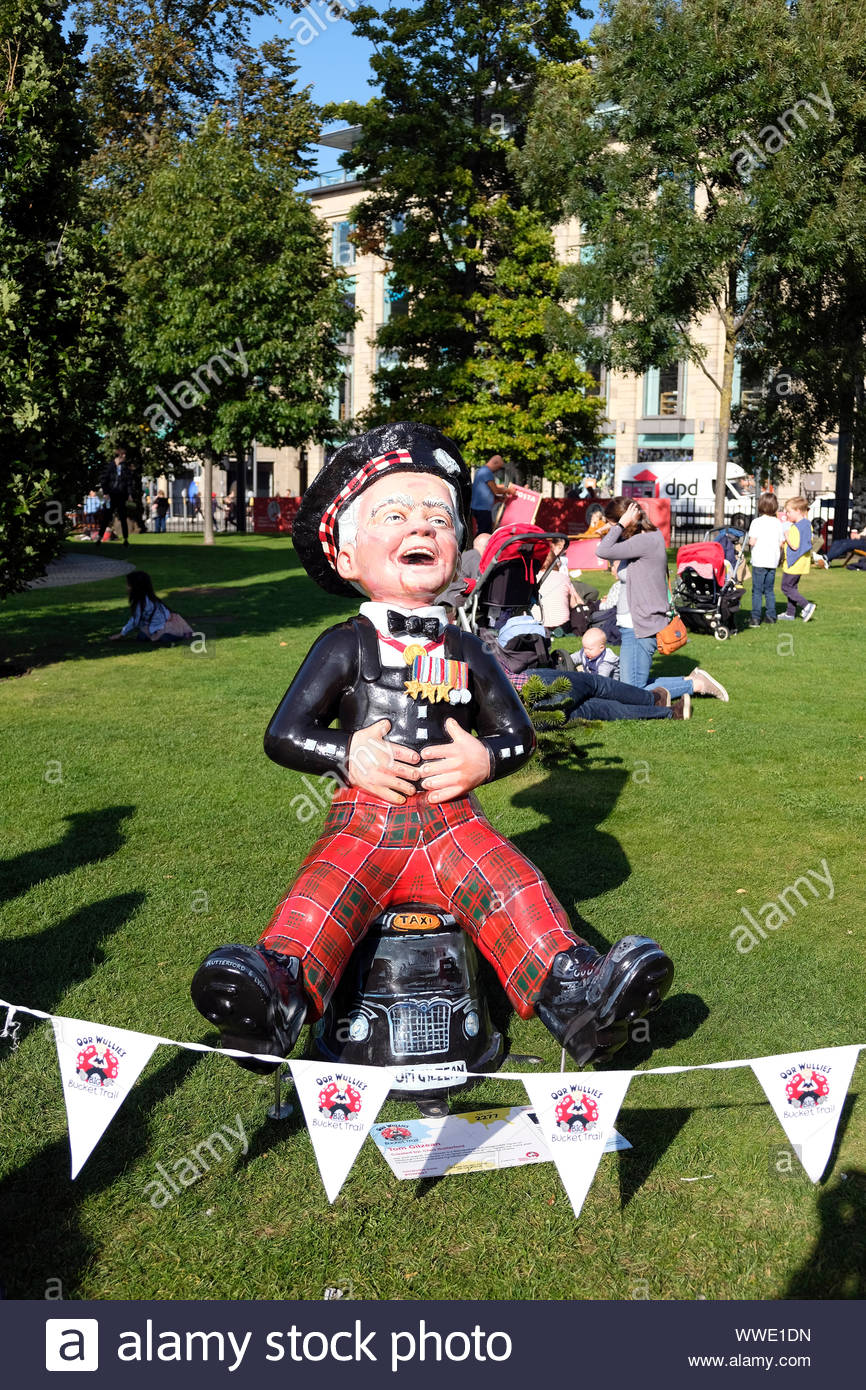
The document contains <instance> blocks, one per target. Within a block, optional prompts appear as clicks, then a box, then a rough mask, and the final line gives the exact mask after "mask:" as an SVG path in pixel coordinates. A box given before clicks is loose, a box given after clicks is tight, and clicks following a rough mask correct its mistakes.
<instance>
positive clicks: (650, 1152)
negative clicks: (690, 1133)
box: [616, 1106, 692, 1211]
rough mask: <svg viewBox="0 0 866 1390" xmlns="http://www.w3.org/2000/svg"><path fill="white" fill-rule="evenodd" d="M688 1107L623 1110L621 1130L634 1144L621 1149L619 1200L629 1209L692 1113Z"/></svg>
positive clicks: (623, 1207) (618, 1120) (618, 1121)
mask: <svg viewBox="0 0 866 1390" xmlns="http://www.w3.org/2000/svg"><path fill="white" fill-rule="evenodd" d="M691 1113H692V1112H691V1109H690V1107H688V1106H679V1107H675V1108H673V1109H663V1108H661V1109H658V1110H656V1109H652V1110H621V1111H620V1113H619V1117H618V1119H617V1122H616V1127H617V1129H618V1130H621V1131H622V1134H623V1137H624V1138H626V1139H628V1141H629V1143H630V1144H631V1145H632V1147H631V1148H630V1149H620V1150H619V1201H620V1209H621V1210H622V1211H625V1208H626V1207H627V1206H628V1204H629V1202H630V1201H631V1199H632V1197H633V1196H634V1195H635V1193H636V1192H639V1191H640V1189H641V1188H642V1187H643V1185H644V1183H645V1182H646V1180H647V1178H648V1177H649V1176H650V1174H651V1173H652V1171H653V1169H654V1168H655V1166H656V1164H658V1163H660V1162H661V1160H662V1159H663V1158H664V1156H665V1154H666V1153H667V1151H668V1149H669V1148H670V1146H671V1144H672V1143H673V1142H674V1140H675V1139H676V1137H677V1135H678V1134H679V1132H680V1130H681V1129H682V1128H683V1126H684V1125H685V1123H686V1121H687V1120H688V1119H689V1117H690V1115H691Z"/></svg>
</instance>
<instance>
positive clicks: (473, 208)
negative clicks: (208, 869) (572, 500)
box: [326, 0, 596, 476]
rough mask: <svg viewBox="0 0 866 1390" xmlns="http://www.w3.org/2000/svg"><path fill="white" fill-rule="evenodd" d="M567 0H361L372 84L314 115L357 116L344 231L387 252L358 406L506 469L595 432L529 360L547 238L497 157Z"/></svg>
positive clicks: (557, 43) (555, 458) (547, 370)
mask: <svg viewBox="0 0 866 1390" xmlns="http://www.w3.org/2000/svg"><path fill="white" fill-rule="evenodd" d="M581 14H582V12H581V10H580V9H579V7H578V6H576V5H572V4H570V3H568V0H531V3H529V4H526V5H523V6H521V7H519V8H516V7H515V6H514V5H513V4H512V3H511V0H486V3H484V4H482V5H479V4H477V3H476V2H475V0H471V2H470V0H422V3H421V4H419V5H417V6H415V7H413V8H411V9H408V8H405V9H400V8H389V9H387V10H386V11H385V12H384V13H383V14H382V15H379V14H378V13H377V12H376V10H374V9H373V8H372V7H371V6H369V5H367V6H363V7H362V8H359V9H358V10H356V11H355V12H354V14H353V15H352V16H351V23H352V25H353V28H354V30H355V32H356V33H357V34H359V35H360V36H361V37H363V38H366V39H368V40H369V41H370V42H372V43H373V44H374V45H375V53H374V55H373V57H372V59H371V63H372V67H373V71H374V73H375V77H376V81H377V84H378V86H379V89H380V93H381V95H379V96H377V97H375V98H374V99H373V100H372V101H370V102H368V103H367V104H366V105H361V104H359V103H356V102H346V103H343V104H341V105H340V106H337V107H333V108H331V109H330V111H328V112H327V113H326V114H329V115H333V116H334V117H336V118H340V119H343V120H346V121H348V122H350V123H351V124H353V125H358V126H360V128H361V137H360V140H359V141H358V143H357V145H355V147H354V148H353V149H352V150H351V151H349V152H348V153H347V154H346V155H344V156H343V160H342V162H343V164H344V165H345V166H346V168H347V169H349V170H352V171H354V172H356V173H357V175H358V177H359V178H362V179H364V181H365V182H367V183H369V184H371V186H372V189H371V192H370V193H369V194H368V195H367V196H366V197H365V198H364V201H363V203H361V204H360V205H359V206H358V207H357V208H355V210H354V214H353V216H354V221H355V233H354V239H355V242H356V244H357V245H358V247H359V248H360V249H361V250H362V251H365V252H375V253H377V254H379V255H383V256H385V257H386V259H387V260H388V261H390V264H391V287H392V290H393V292H394V294H395V295H396V296H399V299H398V301H397V304H398V308H397V309H396V310H395V311H394V312H393V313H392V315H391V317H390V320H389V321H388V322H387V323H386V324H385V325H384V326H383V327H382V328H381V329H380V331H379V333H378V335H377V344H378V346H379V348H380V350H381V351H382V353H383V354H385V361H384V362H383V363H382V365H381V369H380V370H379V371H378V372H377V374H376V377H375V392H376V395H375V402H374V405H373V407H372V409H371V412H370V417H371V419H372V418H374V417H375V419H376V420H379V419H382V418H392V419H393V418H407V417H408V418H419V419H424V420H429V421H431V422H432V423H434V424H437V425H439V426H440V427H441V428H443V429H445V430H447V431H450V432H451V433H453V434H455V435H456V437H457V438H458V440H459V441H460V442H461V443H463V444H464V445H465V446H466V447H467V449H469V450H470V451H471V452H474V451H475V450H478V451H479V452H480V453H482V454H483V453H490V452H493V451H494V450H502V451H503V452H505V453H510V454H512V456H513V458H514V462H515V463H516V464H517V466H518V467H520V468H529V467H530V466H532V467H538V468H539V470H540V465H541V464H543V463H544V462H546V461H549V462H550V464H551V466H552V468H553V469H554V471H555V470H557V469H559V470H560V472H559V474H558V476H565V475H566V473H567V471H568V467H569V465H570V463H571V461H572V459H573V457H574V453H575V448H576V446H577V444H578V443H583V444H586V445H590V446H591V445H592V444H594V443H595V439H596V435H595V429H594V421H595V417H596V411H595V409H594V407H592V406H590V405H588V404H587V402H586V400H585V399H584V397H585V394H586V391H587V390H588V389H589V382H588V378H585V377H583V376H582V375H581V373H580V372H578V371H577V370H576V369H575V368H574V367H573V364H569V363H566V362H565V361H564V360H563V359H560V358H558V357H557V358H554V360H552V361H551V362H550V363H549V364H548V365H547V366H546V367H545V366H544V365H543V364H542V362H541V357H542V356H543V353H544V315H545V309H546V307H547V306H549V305H550V304H552V302H553V301H554V300H555V297H556V290H555V277H554V276H553V275H552V274H551V273H550V272H551V271H552V267H553V265H554V261H553V251H552V245H551V243H550V238H549V236H548V233H547V229H546V227H545V225H544V223H543V221H542V220H541V219H537V220H534V219H533V218H532V217H531V215H530V214H528V213H527V212H526V211H525V209H524V206H523V204H524V203H525V200H524V199H523V197H522V195H521V193H520V190H519V188H518V184H517V180H516V177H515V175H514V173H513V172H512V170H511V168H510V164H509V155H510V153H511V152H513V150H514V149H516V148H517V147H518V146H519V144H520V143H521V142H522V140H523V137H524V132H525V127H526V121H527V117H528V113H529V109H530V104H531V99H532V93H533V91H534V88H535V85H536V81H537V77H538V73H539V72H540V70H541V68H542V66H543V64H544V62H546V61H556V62H563V63H570V62H574V61H579V60H580V59H582V57H583V56H584V53H585V45H584V44H583V43H582V41H581V40H580V38H579V37H578V35H577V32H576V30H575V29H574V27H573V20H574V19H575V18H576V17H580V16H581ZM520 319H525V320H526V328H525V329H524V328H522V327H518V321H519V320H520ZM547 392H550V393H551V396H552V400H551V401H550V402H549V404H548V405H547V406H545V405H544V403H543V402H542V400H541V397H542V396H543V395H544V394H545V393H547ZM520 414H522V416H523V418H522V419H521V420H518V419H517V416H518V415H520Z"/></svg>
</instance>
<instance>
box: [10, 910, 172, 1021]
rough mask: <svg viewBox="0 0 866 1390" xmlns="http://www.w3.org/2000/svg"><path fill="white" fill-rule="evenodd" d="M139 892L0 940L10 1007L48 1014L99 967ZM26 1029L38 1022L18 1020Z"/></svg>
mask: <svg viewBox="0 0 866 1390" xmlns="http://www.w3.org/2000/svg"><path fill="white" fill-rule="evenodd" d="M145 897H146V895H145V894H144V893H141V892H132V893H117V894H115V895H114V896H113V897H111V898H103V899H102V901H101V902H95V903H88V904H87V906H86V907H82V908H80V909H79V910H78V912H73V913H72V914H71V916H69V917H64V918H63V919H62V920H61V921H59V922H56V923H55V925H54V926H52V927H46V928H45V929H44V931H40V932H34V933H33V934H32V935H31V936H19V937H15V938H13V939H12V940H11V941H4V942H3V949H2V968H0V991H2V993H3V994H4V995H7V996H8V997H9V1001H10V1003H13V1004H17V1003H20V1004H27V1005H28V1006H29V1007H31V1008H34V1009H43V1010H44V1011H45V1012H46V1013H51V1011H52V1009H53V1008H54V1005H55V1004H56V1003H57V1001H58V1000H59V999H62V998H63V996H64V994H65V993H66V991H67V990H68V989H69V988H70V987H71V986H72V985H76V984H80V982H81V981H82V980H87V979H89V977H90V976H91V975H92V974H93V973H94V971H95V970H96V969H97V968H98V967H99V966H100V965H102V963H103V961H104V959H105V956H104V953H103V950H102V946H103V944H104V942H105V941H107V939H108V938H109V937H110V936H113V935H114V933H115V932H117V931H119V930H120V928H121V927H122V926H123V925H124V923H125V922H127V921H128V920H129V918H130V917H131V916H132V914H133V913H134V912H136V911H137V910H138V908H139V907H141V905H142V903H143V902H144V901H145ZM21 1022H22V1023H23V1024H24V1026H25V1030H26V1029H27V1028H28V1027H29V1026H31V1024H32V1025H33V1026H35V1025H36V1020H35V1019H33V1020H28V1019H27V1016H26V1015H22V1016H21Z"/></svg>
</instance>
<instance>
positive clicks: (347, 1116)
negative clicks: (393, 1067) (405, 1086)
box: [289, 1061, 392, 1202]
mask: <svg viewBox="0 0 866 1390" xmlns="http://www.w3.org/2000/svg"><path fill="white" fill-rule="evenodd" d="M289 1067H290V1068H291V1072H292V1077H293V1078H294V1082H295V1087H296V1089H297V1092H298V1099H299V1100H300V1102H301V1107H302V1109H303V1111H304V1117H305V1119H306V1121H307V1129H308V1130H309V1132H310V1139H311V1141H312V1144H313V1152H314V1153H315V1155H316V1162H317V1163H318V1165H319V1172H320V1174H321V1176H322V1182H323V1183H324V1185H325V1192H326V1193H327V1197H328V1201H329V1202H333V1201H334V1200H335V1199H336V1197H337V1194H338V1193H339V1191H340V1188H341V1187H342V1186H343V1183H344V1182H345V1181H346V1178H347V1177H348V1176H349V1171H350V1169H351V1167H352V1164H353V1163H354V1162H355V1159H356V1158H357V1157H358V1152H359V1150H360V1148H361V1145H362V1144H363V1142H364V1140H365V1139H366V1137H367V1135H368V1134H369V1133H370V1129H371V1127H372V1125H373V1122H374V1121H375V1119H376V1116H377V1115H378V1113H379V1111H380V1110H381V1109H382V1104H383V1102H384V1100H385V1097H386V1096H387V1094H388V1091H389V1090H390V1088H391V1084H392V1083H391V1073H390V1072H389V1071H388V1070H387V1069H385V1068H383V1067H339V1066H330V1065H329V1064H328V1063H322V1062H309V1061H294V1062H289Z"/></svg>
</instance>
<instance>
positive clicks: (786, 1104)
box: [750, 1047, 860, 1182]
mask: <svg viewBox="0 0 866 1390" xmlns="http://www.w3.org/2000/svg"><path fill="white" fill-rule="evenodd" d="M859 1051H860V1049H859V1047H819V1048H814V1049H810V1050H807V1051H804V1052H783V1053H780V1054H779V1055H778V1056H777V1057H756V1058H755V1059H754V1061H752V1062H751V1063H750V1066H751V1068H752V1071H753V1072H754V1073H755V1075H756V1077H757V1078H758V1080H759V1081H760V1083H761V1085H762V1086H763V1088H764V1091H765V1093H766V1096H767V1100H768V1101H769V1102H770V1104H771V1105H772V1107H773V1109H774V1110H775V1112H776V1115H777V1117H778V1120H779V1123H780V1124H781V1126H782V1128H783V1130H784V1131H785V1134H786V1135H787V1137H788V1139H789V1140H790V1141H791V1147H792V1148H793V1149H794V1152H795V1153H796V1154H797V1157H798V1158H799V1160H800V1162H801V1163H802V1165H803V1167H804V1168H805V1169H806V1172H807V1173H808V1174H809V1177H810V1178H811V1179H812V1182H818V1181H819V1180H820V1178H821V1174H822V1173H823V1172H824V1169H825V1168H826V1167H827V1160H828V1158H829V1157H830V1151H831V1149H832V1148H833V1140H834V1139H835V1138H836V1129H837V1127H838V1124H839V1117H840V1115H841V1114H842V1106H843V1105H844V1104H845V1097H846V1095H847V1094H848V1085H849V1082H850V1080H851V1074H852V1072H853V1071H854V1067H855V1066H856V1063H857V1054H858V1052H859Z"/></svg>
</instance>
